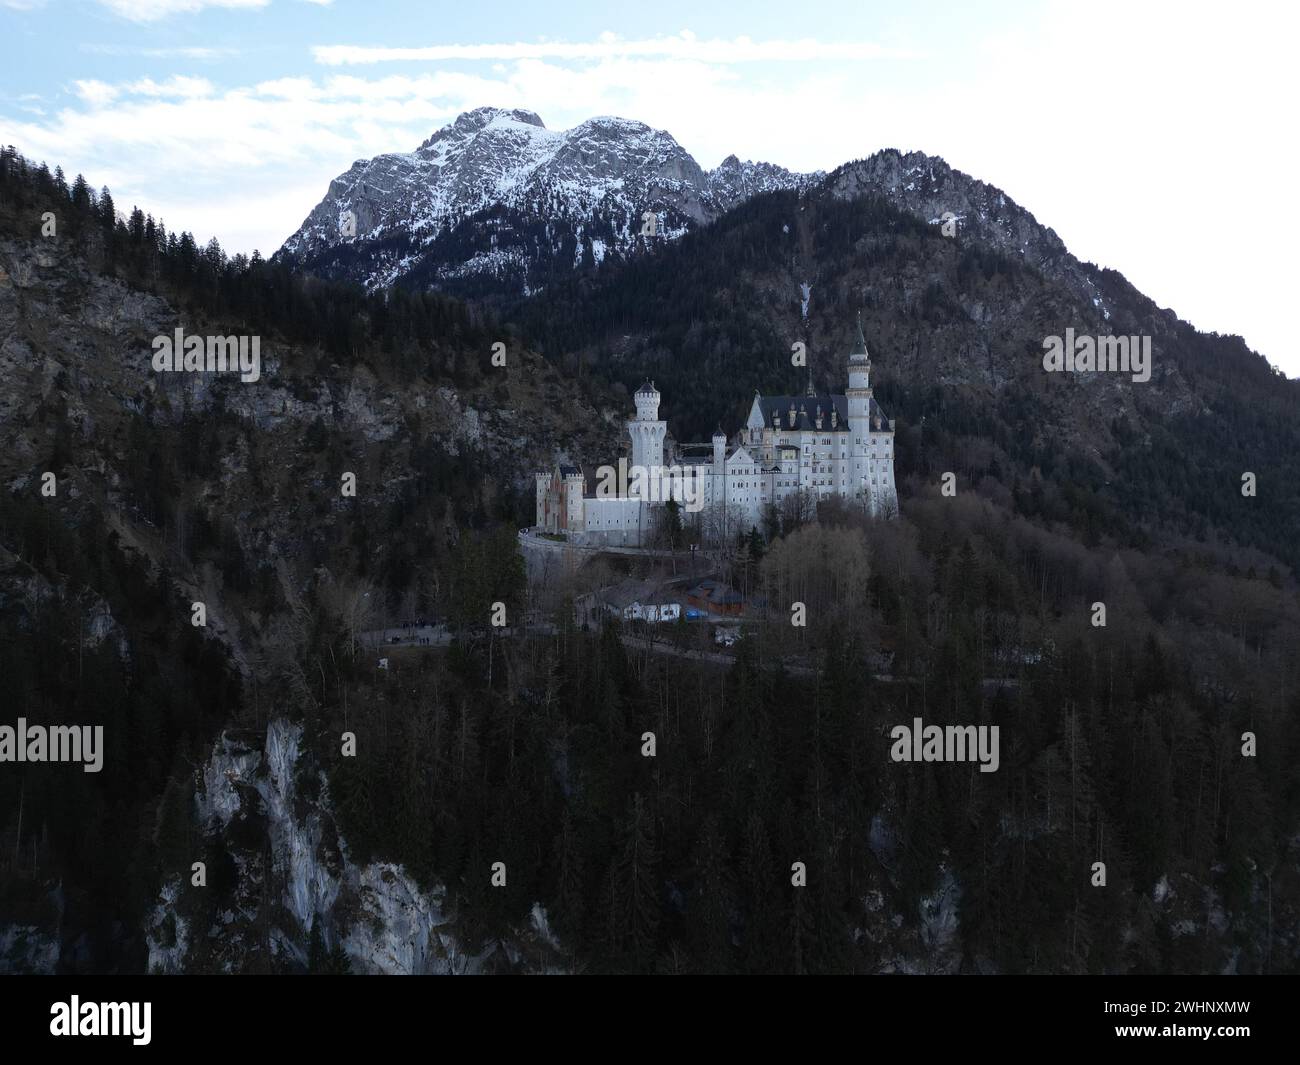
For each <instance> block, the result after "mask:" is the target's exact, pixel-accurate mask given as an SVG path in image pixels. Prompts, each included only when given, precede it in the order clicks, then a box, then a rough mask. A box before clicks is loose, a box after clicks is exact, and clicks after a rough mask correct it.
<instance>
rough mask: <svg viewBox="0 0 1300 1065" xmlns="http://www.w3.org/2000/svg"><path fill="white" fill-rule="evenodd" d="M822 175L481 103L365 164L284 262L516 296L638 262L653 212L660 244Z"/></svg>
mask: <svg viewBox="0 0 1300 1065" xmlns="http://www.w3.org/2000/svg"><path fill="white" fill-rule="evenodd" d="M820 177H821V175H820V174H814V175H803V174H795V173H791V172H790V171H788V170H785V169H784V168H782V167H779V166H775V165H773V164H771V163H751V162H745V163H742V162H740V161H739V160H738V159H737V158H736V157H735V156H734V155H733V156H729V157H728V158H727V159H726V160H725V161H724V162H723V163H722V164H721V165H720V166H719V167H718V168H717V169H716V170H714V171H711V172H706V171H704V170H703V169H701V167H700V165H699V164H698V163H697V162H696V161H695V160H694V159H693V158H692V157H691V155H690V154H689V153H688V152H687V151H686V150H685V149H683V148H682V147H681V145H679V144H678V143H677V142H676V141H675V140H674V139H673V138H672V136H671V135H670V134H668V133H665V132H664V131H662V130H656V129H652V128H651V127H650V126H647V125H645V124H644V123H642V122H634V121H630V120H628V119H623V118H613V117H600V118H592V119H588V120H587V121H586V122H583V123H582V124H581V125H578V126H575V127H574V128H573V129H569V130H560V131H556V130H549V129H547V128H546V126H545V124H544V123H543V122H542V120H541V118H539V117H538V116H537V115H536V114H534V113H533V112H532V111H524V110H503V109H499V108H490V107H481V108H478V109H477V110H474V111H470V112H468V113H466V114H463V115H461V116H460V117H459V118H457V119H456V121H455V122H453V123H451V124H450V125H448V126H445V127H443V128H442V129H440V130H438V132H436V133H435V134H433V136H431V137H430V138H429V139H428V140H426V141H425V142H424V143H423V144H421V145H420V146H419V147H418V148H417V149H415V151H413V152H410V153H406V154H393V155H381V156H377V157H376V158H374V159H368V160H359V161H358V162H356V163H354V164H353V166H352V167H351V169H350V170H348V171H347V173H345V174H342V175H340V176H339V177H338V178H336V179H335V180H334V181H333V182H331V184H330V188H329V191H328V192H327V193H326V195H325V198H324V199H323V200H322V201H321V202H320V203H319V204H318V205H317V206H316V208H315V209H314V210H313V211H312V212H311V214H310V215H308V217H307V219H306V221H304V222H303V224H302V226H301V227H300V228H299V229H298V231H297V232H296V233H294V234H293V236H291V237H290V238H289V239H288V240H287V241H285V244H284V247H283V248H282V249H281V250H280V252H279V253H278V254H279V255H280V256H282V257H285V258H290V259H293V260H294V261H296V262H299V263H301V264H303V265H305V266H307V267H308V268H310V269H312V270H315V271H317V272H319V273H322V274H324V275H326V276H331V277H337V278H344V277H345V278H349V279H351V280H357V281H360V282H362V283H364V284H366V285H368V286H371V287H375V286H381V285H387V284H393V283H395V282H399V281H407V280H409V281H411V282H415V283H421V284H437V285H438V286H439V287H444V288H452V289H458V288H459V289H469V290H473V291H479V290H481V289H482V288H483V287H485V286H486V287H487V288H489V289H490V288H493V287H496V288H498V289H504V290H507V291H512V292H516V293H517V292H520V291H527V290H529V289H530V288H533V287H536V285H537V284H538V283H539V281H540V279H541V277H543V276H544V275H545V274H546V272H547V271H548V270H549V269H550V268H551V267H552V266H553V265H554V264H557V263H563V264H565V265H566V266H573V267H577V266H581V265H583V264H584V263H588V264H599V263H601V262H603V261H604V260H605V258H606V257H608V256H611V255H612V256H623V255H627V254H629V253H630V252H631V251H632V250H633V249H634V248H636V247H639V246H641V245H642V244H643V243H644V237H645V235H644V234H643V229H645V227H646V219H645V216H646V214H647V213H652V214H654V215H655V216H656V218H655V222H654V232H653V237H654V238H665V239H672V238H674V237H677V236H680V235H681V234H682V233H685V232H686V231H687V230H689V229H690V228H692V227H693V226H696V225H700V224H702V223H706V222H709V221H711V220H713V219H714V218H716V217H717V216H718V215H719V214H721V213H722V212H724V211H727V210H730V209H731V208H732V207H734V206H736V205H737V204H739V203H741V202H743V201H744V200H746V199H748V198H749V197H750V196H753V195H755V194H756V193H759V192H768V191H772V190H775V189H791V188H803V187H806V186H807V185H808V184H809V183H810V182H812V181H814V180H816V179H818V178H820ZM471 220H472V222H473V224H472V225H468V224H467V223H468V222H470V221H471Z"/></svg>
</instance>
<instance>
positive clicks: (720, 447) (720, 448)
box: [713, 426, 727, 477]
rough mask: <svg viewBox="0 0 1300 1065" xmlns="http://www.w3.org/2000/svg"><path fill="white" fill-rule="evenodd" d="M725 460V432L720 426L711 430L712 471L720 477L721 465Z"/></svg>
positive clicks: (723, 464) (722, 465)
mask: <svg viewBox="0 0 1300 1065" xmlns="http://www.w3.org/2000/svg"><path fill="white" fill-rule="evenodd" d="M726 462H727V434H726V433H724V432H723V431H722V427H721V426H719V427H718V428H716V429H714V430H713V473H714V475H715V476H718V477H721V476H722V470H723V467H724V466H725V465H726Z"/></svg>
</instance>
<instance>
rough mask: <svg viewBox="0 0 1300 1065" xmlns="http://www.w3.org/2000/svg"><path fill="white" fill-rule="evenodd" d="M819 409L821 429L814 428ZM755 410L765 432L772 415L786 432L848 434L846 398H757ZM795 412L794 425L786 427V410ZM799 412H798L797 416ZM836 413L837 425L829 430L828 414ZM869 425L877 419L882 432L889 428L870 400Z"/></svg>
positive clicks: (788, 414)
mask: <svg viewBox="0 0 1300 1065" xmlns="http://www.w3.org/2000/svg"><path fill="white" fill-rule="evenodd" d="M819 405H820V406H821V409H822V415H823V417H822V427H821V428H820V429H818V428H817V407H818V406H819ZM758 406H759V410H760V411H762V413H763V424H764V425H765V426H767V427H768V428H769V429H770V428H771V427H772V415H773V414H779V415H781V428H782V429H784V430H786V431H787V432H795V431H797V430H801V429H804V430H807V431H808V432H813V433H832V432H833V433H847V432H848V431H849V400H848V397H847V396H832V395H828V394H826V393H819V394H818V395H815V396H759V397H758ZM791 406H793V407H794V410H795V420H794V426H793V427H792V426H791V425H790V407H791ZM801 410H802V413H801ZM832 410H835V411H837V412H838V422H839V424H838V425H836V426H835V428H834V429H832V428H831V411H832ZM869 417H870V419H871V422H870V424H871V426H872V428H873V429H874V428H875V420H876V419H877V418H879V419H880V428H881V429H882V430H884V429H888V428H889V419H888V418H886V417H885V412H884V411H883V410H881V409H880V404H878V403H877V402H876V401H875V398H874V397H873V398H872V400H871V407H870V415H869Z"/></svg>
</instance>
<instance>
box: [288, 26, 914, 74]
mask: <svg viewBox="0 0 1300 1065" xmlns="http://www.w3.org/2000/svg"><path fill="white" fill-rule="evenodd" d="M312 55H313V56H314V57H315V58H316V61H317V62H318V63H322V64H324V65H325V66H349V65H360V64H367V63H396V62H408V63H409V62H442V61H446V60H449V59H469V60H521V59H561V60H563V59H569V60H581V59H585V60H598V59H626V58H642V59H689V60H696V61H700V62H707V63H724V64H731V63H773V62H803V63H807V62H816V61H835V60H863V59H917V58H921V56H922V55H923V53H920V52H915V51H909V50H906V49H897V48H886V47H884V46H883V45H879V44H874V43H872V42H870V41H817V40H812V39H810V38H804V39H801V40H794V41H784V40H770V41H755V40H751V39H750V38H749V37H735V38H732V39H731V40H724V39H713V40H707V41H704V40H699V39H698V38H696V36H695V35H694V34H693V33H690V32H683V33H681V34H678V35H677V36H675V37H652V38H649V39H644V40H625V39H624V38H622V37H619V36H617V35H615V34H612V33H606V34H602V35H601V36H600V38H599V39H598V40H594V41H578V42H565V41H526V42H525V41H519V42H515V43H505V44H442V45H429V46H427V47H420V48H384V47H372V46H369V45H352V44H330V45H316V46H315V47H313V48H312Z"/></svg>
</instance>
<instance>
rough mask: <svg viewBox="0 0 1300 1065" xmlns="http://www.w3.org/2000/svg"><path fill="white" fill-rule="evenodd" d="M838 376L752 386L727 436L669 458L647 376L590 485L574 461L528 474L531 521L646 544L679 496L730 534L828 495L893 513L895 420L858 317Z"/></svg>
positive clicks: (687, 518) (577, 539)
mask: <svg viewBox="0 0 1300 1065" xmlns="http://www.w3.org/2000/svg"><path fill="white" fill-rule="evenodd" d="M848 380H849V387H848V389H847V390H846V391H845V393H844V394H843V395H819V394H817V393H816V392H815V391H814V390H813V389H812V387H811V385H810V386H809V389H808V392H807V393H806V394H805V395H802V396H762V395H758V394H757V393H756V394H755V395H754V402H753V404H752V405H751V406H750V409H749V418H748V419H747V420H746V422H745V428H744V429H742V430H741V431H740V432H739V433H737V434H736V435H735V437H734V438H732V439H731V440H728V438H727V436H726V434H725V433H724V432H723V431H722V430H721V429H718V430H716V431H715V432H714V434H713V441H712V451H713V453H712V455H711V456H709V455H707V454H706V455H696V456H687V455H684V454H679V455H678V456H677V457H676V458H675V459H674V461H673V462H672V463H671V464H666V463H665V461H664V443H665V439H666V437H667V433H668V423H667V422H665V421H663V420H661V419H660V418H659V392H658V390H657V389H656V388H655V386H654V383H653V382H647V383H645V384H644V385H642V386H641V387H640V388H639V389H637V391H636V396H635V402H636V417H634V418H632V419H631V420H629V421H628V423H627V429H628V434H629V435H630V437H631V439H632V457H631V463H630V464H629V463H628V461H627V460H626V459H620V460H618V463H617V465H615V466H602V467H600V468H599V469H598V470H597V471H596V478H595V485H594V487H595V493H594V494H592V495H588V494H587V480H586V477H585V476H584V475H583V472H582V471H581V470H580V469H578V468H577V467H576V466H559V467H556V468H555V469H554V470H552V471H551V472H550V473H539V474H537V530H538V531H539V532H545V533H553V534H563V535H565V536H566V538H567V539H569V540H570V541H572V542H574V543H579V544H608V545H611V546H624V545H625V546H638V545H641V544H644V543H649V541H650V539H651V537H652V535H653V533H654V531H655V528H656V525H657V522H658V520H659V518H660V516H661V515H662V512H663V505H664V503H665V502H667V500H668V499H675V500H677V502H678V503H679V504H680V507H681V511H682V521H683V523H684V524H686V525H687V526H689V525H690V524H691V521H692V517H693V515H694V514H702V516H703V519H704V520H705V521H706V522H710V523H712V524H713V525H714V526H716V527H717V528H720V529H722V530H726V531H730V530H736V531H740V532H746V531H748V530H749V529H750V528H751V527H758V528H760V529H761V528H762V527H763V517H764V514H765V512H766V511H767V510H768V508H769V507H775V508H777V510H778V511H779V510H781V508H782V507H783V506H790V505H797V504H798V503H799V502H807V503H809V504H815V503H816V502H817V501H819V500H822V499H826V498H828V497H830V496H840V497H843V498H845V499H848V500H851V501H853V502H855V503H857V504H859V505H861V506H863V507H864V508H866V509H867V510H869V511H870V512H871V513H872V514H877V515H882V516H890V515H893V514H896V513H897V510H898V494H897V491H896V490H895V487H894V422H893V419H889V418H886V417H885V415H884V412H883V411H882V410H881V409H880V406H879V405H878V404H877V403H876V400H875V398H874V397H873V395H872V391H871V357H870V356H869V355H868V354H867V344H866V341H865V340H864V339H863V336H862V322H861V319H859V321H858V333H857V343H856V344H855V346H854V348H853V351H852V352H851V353H850V354H849V358H848ZM692 446H693V445H681V446H680V447H679V448H678V449H677V450H678V451H679V452H683V451H686V450H688V449H689V448H691V447H692ZM704 446H706V447H707V445H704Z"/></svg>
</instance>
